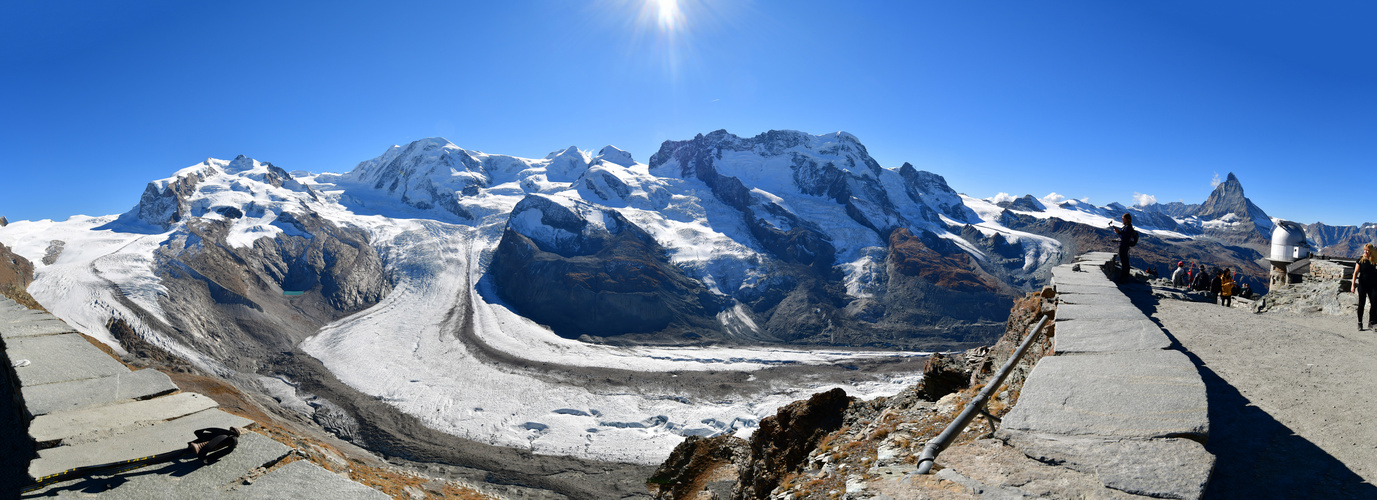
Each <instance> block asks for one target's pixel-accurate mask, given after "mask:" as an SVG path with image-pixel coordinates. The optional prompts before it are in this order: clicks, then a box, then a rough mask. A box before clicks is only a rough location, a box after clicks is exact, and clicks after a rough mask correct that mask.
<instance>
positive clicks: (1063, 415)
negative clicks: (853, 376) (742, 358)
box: [650, 254, 1215, 500]
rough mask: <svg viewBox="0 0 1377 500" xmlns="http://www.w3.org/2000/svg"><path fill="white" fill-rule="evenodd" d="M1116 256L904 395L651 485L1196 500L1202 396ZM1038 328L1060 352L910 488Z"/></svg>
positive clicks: (825, 404) (1097, 261)
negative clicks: (919, 464) (921, 458)
mask: <svg viewBox="0 0 1377 500" xmlns="http://www.w3.org/2000/svg"><path fill="white" fill-rule="evenodd" d="M1109 258H1110V256H1109V255H1108V254H1089V255H1084V256H1082V257H1081V258H1080V259H1079V262H1078V263H1075V264H1067V265H1063V266H1058V267H1057V268H1056V269H1054V271H1053V276H1054V278H1053V283H1054V286H1055V288H1048V289H1046V290H1044V291H1043V292H1041V293H1036V294H1029V295H1028V296H1026V297H1025V298H1023V299H1021V300H1020V301H1018V302H1017V303H1016V304H1015V307H1014V309H1013V311H1011V315H1010V320H1009V323H1008V325H1007V332H1006V334H1005V335H1004V337H1003V338H1002V339H1001V340H1000V341H999V343H997V344H995V345H994V346H992V347H990V348H982V349H976V350H971V351H967V352H965V353H961V354H959V355H956V356H934V357H933V358H932V359H931V361H930V362H929V364H928V366H927V367H926V369H925V373H924V380H923V381H922V382H921V383H919V384H917V385H915V386H912V387H910V388H909V389H907V390H905V391H904V392H902V393H900V394H898V395H896V396H894V397H889V398H878V399H875V400H871V401H858V400H855V399H853V398H848V397H846V395H845V394H844V393H842V392H841V391H838V390H834V391H832V392H827V393H821V394H817V395H815V396H813V397H812V398H811V399H809V400H808V401H799V402H796V403H794V404H791V405H789V406H787V407H785V408H783V409H781V410H780V411H779V412H778V414H776V415H775V416H774V417H772V418H769V419H766V420H764V421H762V422H761V425H760V430H759V431H757V432H756V433H755V434H754V435H752V436H751V438H750V439H749V440H741V439H736V438H732V437H717V438H711V439H693V438H691V439H689V440H686V441H685V442H684V443H683V444H682V445H681V446H679V447H678V448H677V449H676V450H675V452H674V454H673V455H672V456H671V457H670V459H669V460H667V461H666V462H665V463H664V464H663V465H662V466H661V468H660V469H659V470H658V471H657V473H656V475H655V476H654V477H652V478H651V480H650V484H651V487H652V488H653V489H654V490H655V491H656V495H657V498H699V499H707V498H733V499H754V498H771V499H796V498H853V499H861V498H875V499H885V500H895V499H906V498H975V497H985V496H989V495H994V496H996V497H999V498H1031V497H1045V496H1053V497H1074V498H1146V497H1153V498H1199V497H1200V496H1201V495H1202V492H1203V491H1204V489H1205V487H1206V485H1207V483H1208V482H1209V478H1210V474H1211V472H1212V470H1213V468H1214V461H1215V459H1214V455H1213V454H1212V453H1211V452H1210V451H1208V450H1207V449H1206V448H1205V447H1204V446H1203V444H1204V443H1206V442H1208V438H1209V435H1210V420H1209V415H1208V412H1207V409H1208V404H1207V399H1206V385H1205V383H1204V382H1203V381H1202V379H1201V376H1200V373H1199V371H1198V369H1197V367H1196V365H1195V364H1194V363H1193V362H1192V360H1191V358H1190V357H1189V356H1187V355H1186V354H1185V353H1182V352H1181V351H1180V350H1177V349H1172V342H1171V340H1170V337H1169V336H1168V335H1167V333H1166V332H1164V331H1163V330H1162V329H1161V328H1160V327H1159V326H1158V325H1157V324H1156V323H1154V322H1153V321H1152V320H1150V319H1149V318H1148V317H1146V316H1145V314H1144V312H1143V309H1142V308H1141V307H1140V306H1139V305H1138V304H1137V300H1135V299H1132V298H1131V297H1130V295H1144V296H1148V297H1151V293H1150V292H1149V291H1150V287H1149V286H1148V285H1147V284H1146V283H1145V281H1146V280H1145V279H1143V277H1140V278H1139V279H1138V280H1135V281H1134V282H1131V283H1127V284H1120V285H1117V286H1116V285H1115V283H1113V282H1111V281H1109V280H1108V279H1107V278H1106V275H1108V274H1112V272H1113V271H1112V265H1109V264H1108V263H1107V262H1106V261H1107V260H1108V259H1109ZM1054 304H1055V305H1054ZM1041 314H1047V315H1049V316H1053V317H1055V321H1054V322H1053V323H1052V325H1053V327H1052V331H1050V332H1048V333H1049V334H1050V335H1049V336H1050V337H1051V341H1050V342H1049V341H1047V340H1045V339H1039V343H1038V344H1035V347H1034V349H1032V351H1030V354H1029V355H1027V356H1025V357H1024V359H1022V360H1020V362H1019V363H1018V364H1017V365H1016V370H1015V371H1014V374H1013V375H1012V376H1011V377H1010V378H1009V379H1008V385H1007V386H1001V387H1000V388H998V391H997V395H996V396H995V398H994V399H993V400H992V401H991V402H990V403H989V404H988V410H989V412H988V414H987V415H985V416H983V417H980V418H977V420H976V421H975V422H973V423H972V424H971V425H970V426H968V427H967V428H966V430H965V432H963V433H962V434H961V435H960V437H959V438H958V439H957V440H956V442H955V444H954V445H953V446H952V447H951V448H949V449H947V451H946V452H944V453H942V454H941V455H940V456H938V458H937V461H936V467H935V468H934V473H933V474H931V475H920V474H916V473H915V470H914V469H915V465H916V461H917V457H918V455H919V451H920V450H921V449H922V448H923V446H924V445H925V444H926V443H927V442H928V441H929V440H931V439H932V438H933V437H935V436H936V435H937V434H938V433H939V432H940V431H941V430H942V429H943V427H945V426H946V424H947V423H948V422H950V421H951V420H953V419H954V417H956V415H957V413H958V412H959V411H960V410H961V409H963V407H964V406H966V405H967V404H968V402H969V401H970V399H971V398H972V397H973V396H974V395H975V393H976V392H977V391H979V390H980V389H982V388H983V385H981V384H983V383H985V382H986V381H987V380H989V378H990V376H991V375H992V372H993V371H994V369H995V367H998V366H1001V365H1002V364H1003V362H1004V361H1005V360H1006V359H1007V358H1008V356H1009V355H1010V354H1011V352H1012V351H1013V350H1014V349H1015V348H1016V346H1017V345H1018V344H1019V343H1020V342H1021V341H1022V339H1023V336H1024V335H1025V334H1028V333H1032V332H1028V328H1029V326H1030V325H1031V324H1033V322H1034V320H1035V319H1037V317H1038V316H1040V315H1041ZM1054 354H1055V355H1054ZM1034 367H1036V369H1033V368H1034ZM1015 403H1017V406H1015Z"/></svg>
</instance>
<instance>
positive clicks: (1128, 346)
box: [1053, 314, 1171, 354]
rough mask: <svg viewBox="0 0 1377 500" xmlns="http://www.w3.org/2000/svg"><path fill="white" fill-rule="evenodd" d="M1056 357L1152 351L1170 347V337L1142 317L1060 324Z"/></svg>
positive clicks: (1058, 324) (1055, 338) (1056, 340)
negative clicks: (1062, 355)
mask: <svg viewBox="0 0 1377 500" xmlns="http://www.w3.org/2000/svg"><path fill="white" fill-rule="evenodd" d="M1053 339H1054V340H1053V342H1055V346H1056V351H1057V354H1075V353H1087V352H1112V351H1150V350H1161V349H1166V348H1168V347H1171V339H1169V338H1167V334H1166V333H1164V332H1162V329H1161V328H1159V327H1158V326H1157V324H1156V323H1153V322H1152V321H1151V320H1149V319H1147V318H1146V317H1143V316H1142V315H1141V314H1140V315H1139V316H1138V318H1137V319H1103V320H1094V321H1058V322H1057V335H1056V336H1055V337H1053Z"/></svg>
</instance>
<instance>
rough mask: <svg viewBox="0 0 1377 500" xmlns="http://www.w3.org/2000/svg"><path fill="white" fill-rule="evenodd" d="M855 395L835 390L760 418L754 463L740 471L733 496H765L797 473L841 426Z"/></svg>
mask: <svg viewBox="0 0 1377 500" xmlns="http://www.w3.org/2000/svg"><path fill="white" fill-rule="evenodd" d="M852 401H854V398H851V397H848V396H847V395H846V391H843V390H841V389H832V390H830V391H827V392H822V393H818V394H814V395H813V397H811V398H808V400H807V401H795V402H793V403H790V404H789V405H787V406H785V407H783V408H780V409H779V411H778V412H776V413H775V416H773V417H766V418H765V419H764V420H761V421H760V428H759V429H758V430H756V431H755V434H752V435H751V442H750V443H751V445H750V446H751V463H750V465H749V466H748V467H747V468H746V469H745V470H744V471H743V472H742V474H741V478H742V481H741V489H740V490H738V491H737V492H736V493H735V494H734V495H733V498H737V499H754V498H764V497H765V496H766V495H768V494H769V493H770V492H771V491H773V490H774V489H775V487H776V486H779V481H780V479H783V478H784V476H785V474H788V473H790V472H795V471H797V470H798V468H799V466H800V465H802V464H803V460H804V459H805V458H807V457H808V453H809V452H811V451H813V449H814V448H816V447H817V445H818V442H819V441H821V440H822V438H823V437H825V436H827V434H829V433H831V432H832V431H835V430H837V429H838V428H840V427H841V426H842V422H843V416H844V414H845V412H846V408H847V407H848V406H851V403H852Z"/></svg>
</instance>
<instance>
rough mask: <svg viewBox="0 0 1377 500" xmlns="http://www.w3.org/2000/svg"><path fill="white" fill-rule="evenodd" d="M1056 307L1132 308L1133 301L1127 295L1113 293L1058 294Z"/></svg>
mask: <svg viewBox="0 0 1377 500" xmlns="http://www.w3.org/2000/svg"><path fill="white" fill-rule="evenodd" d="M1057 301H1058V302H1060V303H1061V304H1058V307H1060V306H1061V305H1064V304H1080V305H1092V306H1106V305H1109V306H1118V305H1124V306H1132V305H1133V301H1132V300H1129V298H1128V296H1127V295H1124V294H1122V293H1117V292H1114V291H1105V292H1104V293H1059V294H1057Z"/></svg>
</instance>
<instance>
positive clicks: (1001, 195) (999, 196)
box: [990, 193, 1018, 205]
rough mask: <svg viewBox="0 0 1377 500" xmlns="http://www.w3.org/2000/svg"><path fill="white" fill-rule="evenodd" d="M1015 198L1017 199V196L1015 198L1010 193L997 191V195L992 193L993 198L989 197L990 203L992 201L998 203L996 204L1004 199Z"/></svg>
mask: <svg viewBox="0 0 1377 500" xmlns="http://www.w3.org/2000/svg"><path fill="white" fill-rule="evenodd" d="M1016 199H1018V198H1015V197H1014V195H1012V194H1009V193H999V194H997V195H994V198H990V203H994V204H996V205H998V204H1000V203H1004V202H1006V201H1014V200H1016Z"/></svg>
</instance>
